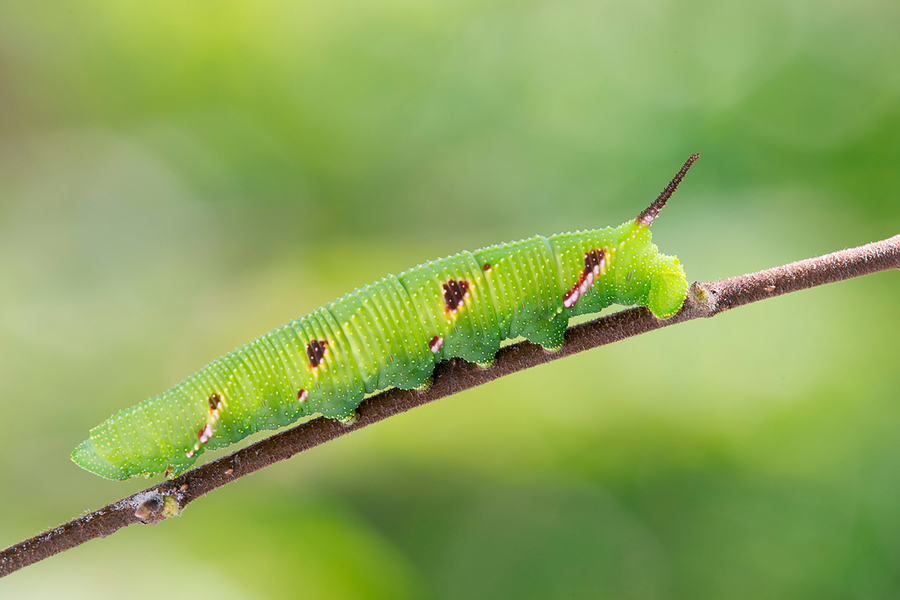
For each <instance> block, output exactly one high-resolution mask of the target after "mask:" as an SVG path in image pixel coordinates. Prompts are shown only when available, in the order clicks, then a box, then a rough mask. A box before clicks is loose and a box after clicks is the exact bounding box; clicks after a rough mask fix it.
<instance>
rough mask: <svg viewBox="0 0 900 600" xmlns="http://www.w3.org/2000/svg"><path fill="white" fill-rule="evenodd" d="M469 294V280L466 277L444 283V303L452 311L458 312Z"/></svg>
mask: <svg viewBox="0 0 900 600" xmlns="http://www.w3.org/2000/svg"><path fill="white" fill-rule="evenodd" d="M468 295H469V282H468V281H466V280H465V279H458V280H457V279H451V280H450V281H448V282H447V283H445V284H444V303H446V305H447V310H449V311H450V312H456V310H457V309H458V308H462V305H463V304H464V303H465V298H466V296H468Z"/></svg>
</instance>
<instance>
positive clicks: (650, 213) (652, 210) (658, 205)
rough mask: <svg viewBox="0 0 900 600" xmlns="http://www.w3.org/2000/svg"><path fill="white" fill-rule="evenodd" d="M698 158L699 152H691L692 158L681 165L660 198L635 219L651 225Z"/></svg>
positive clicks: (648, 225)
mask: <svg viewBox="0 0 900 600" xmlns="http://www.w3.org/2000/svg"><path fill="white" fill-rule="evenodd" d="M698 158H700V154H699V153H694V154H691V156H690V158H688V159H687V160H686V161H685V163H684V166H683V167H681V170H680V171H678V173H677V174H676V175H675V177H673V178H672V181H670V182H669V185H667V186H666V189H664V190H663V191H662V193H661V194H660V195H659V198H657V199H656V200H654V201H653V204H651V205H650V206H648V207H647V208H645V209H644V210H643V211H641V214H639V215H638V216H637V217H636V218H635V221H637V222H638V223H640V224H641V225H645V226H647V227H650V224H651V223H653V219H655V218H656V215H658V214H659V211H661V210H662V207H663V206H665V205H666V201H668V199H669V198H670V197H671V196H672V194H673V193H674V192H675V188H677V187H678V184H679V183H681V180H682V179H684V175H685V173H687V172H688V169H690V168H691V165H692V164H694V161H695V160H697V159H698Z"/></svg>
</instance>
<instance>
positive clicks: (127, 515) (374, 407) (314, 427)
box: [0, 235, 900, 577]
mask: <svg viewBox="0 0 900 600" xmlns="http://www.w3.org/2000/svg"><path fill="white" fill-rule="evenodd" d="M888 269H900V235H897V236H894V237H892V238H890V239H887V240H883V241H881V242H875V243H872V244H867V245H865V246H860V247H858V248H853V249H850V250H843V251H840V252H834V253H832V254H827V255H825V256H820V257H818V258H811V259H807V260H802V261H799V262H795V263H791V264H789V265H784V266H782V267H776V268H774V269H768V270H765V271H759V272H757V273H750V274H747V275H742V276H740V277H733V278H730V279H723V280H721V281H713V282H709V283H702V284H701V283H696V282H695V283H694V284H693V285H692V286H691V289H690V291H689V293H688V297H687V299H686V300H685V303H684V306H683V307H682V309H681V310H680V311H679V312H678V313H677V314H676V315H674V316H673V317H672V318H671V319H668V320H666V321H660V320H658V319H656V318H655V317H654V316H653V315H652V314H651V313H650V311H648V310H647V309H646V308H634V309H630V310H624V311H622V312H618V313H615V314H613V315H609V316H606V317H601V318H599V319H596V320H594V321H590V322H587V323H582V324H580V325H576V326H574V327H570V328H569V329H568V330H567V331H566V342H565V344H564V345H563V347H562V349H561V350H560V351H559V352H555V353H552V354H551V353H548V352H545V351H544V350H543V349H542V348H541V347H540V346H538V345H536V344H532V343H530V342H521V343H519V344H514V345H512V346H507V347H505V348H501V350H500V352H499V353H498V354H497V358H496V360H495V361H494V364H493V365H492V366H491V367H490V368H488V369H481V368H479V367H477V366H475V365H473V364H471V363H467V362H465V361H463V360H458V359H454V360H451V361H447V362H442V363H440V364H438V365H437V367H436V368H435V371H434V383H433V385H432V386H431V387H430V388H429V389H428V390H426V391H423V392H417V391H413V390H400V389H391V390H388V391H386V392H383V393H381V394H378V395H377V396H372V397H371V398H369V399H367V400H366V401H364V402H363V403H362V404H361V405H360V407H359V410H358V414H359V417H358V418H357V420H356V422H355V423H354V424H353V425H352V426H349V427H345V426H343V425H341V424H340V423H339V422H338V421H335V420H331V419H326V418H318V419H314V420H312V421H308V422H306V423H302V424H301V425H298V426H297V427H294V428H293V429H289V430H287V431H284V432H282V433H279V434H277V435H273V436H271V437H269V438H266V439H264V440H261V441H259V442H257V443H255V444H253V445H251V446H248V447H246V448H243V449H241V450H238V451H237V452H234V453H232V454H229V455H228V456H224V457H222V458H220V459H218V460H215V461H213V462H210V463H207V464H205V465H203V466H201V467H198V468H196V469H193V470H192V471H189V472H187V473H185V474H183V475H181V476H180V477H177V478H175V479H172V480H171V481H165V482H163V483H159V484H157V485H154V486H151V487H150V488H148V489H146V490H144V491H142V492H139V493H137V494H134V495H132V496H129V497H127V498H124V499H122V500H119V501H118V502H115V503H113V504H109V505H107V506H104V507H103V508H101V509H99V510H96V511H94V512H92V513H89V514H86V515H84V516H82V517H79V518H77V519H74V520H72V521H69V522H68V523H66V524H64V525H60V526H59V527H56V528H54V529H51V530H49V531H47V532H45V533H42V534H41V535H38V536H35V537H33V538H31V539H29V540H25V541H24V542H21V543H19V544H16V545H14V546H10V547H9V548H7V549H6V550H4V551H3V552H2V553H0V577H3V576H6V575H9V574H10V573H12V572H14V571H17V570H19V569H21V568H23V567H26V566H28V565H30V564H33V563H36V562H38V561H40V560H43V559H45V558H47V557H50V556H53V555H54V554H56V553H58V552H63V551H65V550H68V549H70V548H74V547H75V546H78V545H80V544H83V543H84V542H86V541H88V540H92V539H95V538H101V537H106V536H108V535H111V534H112V533H114V532H115V531H116V530H118V529H120V528H122V527H125V526H127V525H131V524H133V523H145V524H153V525H155V524H156V523H159V522H160V521H162V520H164V519H166V518H168V517H171V516H174V515H178V514H179V513H180V512H181V510H182V509H184V507H185V506H187V505H188V504H190V503H191V502H192V501H194V500H196V499H197V498H199V497H201V496H203V495H204V494H206V493H207V492H210V491H212V490H214V489H216V488H218V487H220V486H223V485H225V484H227V483H230V482H232V481H234V480H235V479H238V478H239V477H243V476H244V475H249V474H250V473H253V472H254V471H257V470H259V469H262V468H263V467H266V466H268V465H271V464H273V463H275V462H278V461H281V460H287V459H288V458H290V457H291V456H294V455H295V454H298V453H300V452H303V451H304V450H308V449H310V448H313V447H315V446H318V445H319V444H323V443H325V442H327V441H329V440H333V439H334V438H337V437H340V436H342V435H344V434H347V433H350V432H352V431H356V430H358V429H361V428H363V427H366V426H368V425H371V424H372V423H377V422H378V421H381V420H382V419H386V418H388V417H390V416H392V415H396V414H399V413H402V412H406V411H407V410H409V409H411V408H414V407H416V406H421V405H423V404H427V403H429V402H433V401H434V400H437V399H439V398H443V397H445V396H450V395H452V394H456V393H457V392H461V391H463V390H467V389H469V388H473V387H475V386H477V385H481V384H483V383H487V382H489V381H493V380H494V379H497V378H498V377H503V376H504V375H509V374H511V373H516V372H518V371H521V370H523V369H528V368H530V367H534V366H537V365H540V364H543V363H547V362H550V361H553V360H558V359H560V358H564V357H566V356H570V355H572V354H576V353H578V352H583V351H584V350H589V349H591V348H596V347H597V346H603V345H605V344H609V343H611V342H616V341H619V340H623V339H625V338H629V337H632V336H634V335H638V334H641V333H646V332H648V331H653V330H654V329H659V328H661V327H667V326H669V325H674V324H676V323H681V322H684V321H690V320H692V319H697V318H700V317H712V316H715V315H717V314H719V313H720V312H723V311H726V310H729V309H732V308H735V307H737V306H742V305H744V304H749V303H751V302H756V301H758V300H764V299H766V298H772V297H774V296H780V295H781V294H787V293H789V292H795V291H797V290H803V289H807V288H811V287H815V286H819V285H824V284H826V283H832V282H835V281H843V280H845V279H851V278H853V277H859V276H861V275H866V274H869V273H875V272H878V271H885V270H888Z"/></svg>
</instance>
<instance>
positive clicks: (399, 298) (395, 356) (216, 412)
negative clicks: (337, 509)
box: [72, 155, 697, 479]
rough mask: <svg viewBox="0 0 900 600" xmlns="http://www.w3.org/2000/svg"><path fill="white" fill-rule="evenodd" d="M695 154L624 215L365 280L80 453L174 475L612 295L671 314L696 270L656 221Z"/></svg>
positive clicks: (96, 434)
mask: <svg viewBox="0 0 900 600" xmlns="http://www.w3.org/2000/svg"><path fill="white" fill-rule="evenodd" d="M696 158H697V155H693V156H692V157H691V158H690V159H688V161H687V162H686V163H685V165H684V167H683V168H682V169H681V171H680V172H679V173H678V175H676V177H675V179H673V180H672V182H671V183H670V184H669V185H668V186H667V187H666V188H665V190H664V191H663V193H662V194H661V195H660V197H659V198H657V200H656V201H655V202H654V203H653V204H651V205H650V207H648V208H647V209H645V210H644V211H643V212H641V213H640V214H639V215H638V216H637V218H635V219H633V220H630V221H627V222H626V223H624V224H622V225H620V226H619V227H616V228H612V227H607V228H605V229H594V230H588V231H578V232H572V233H563V234H558V235H554V236H550V237H543V236H535V237H533V238H528V239H525V240H520V241H517V242H511V243H505V244H499V245H495V246H490V247H487V248H482V249H480V250H476V251H475V252H460V253H459V254H455V255H453V256H449V257H446V258H442V259H439V260H434V261H431V262H428V263H424V264H422V265H419V266H417V267H414V268H412V269H409V270H407V271H404V272H403V273H400V274H399V275H397V276H394V275H389V276H387V277H385V278H384V279H382V280H381V281H378V282H375V283H372V284H370V285H367V286H365V287H362V288H359V289H356V290H354V291H353V292H350V293H349V294H347V295H345V296H343V297H342V298H340V299H338V300H335V301H334V302H332V303H330V304H327V305H326V306H324V307H321V308H319V309H317V310H315V311H313V312H312V313H310V314H308V315H306V316H304V317H301V318H299V319H296V320H294V321H291V322H290V323H288V324H287V325H284V326H283V327H281V328H279V329H277V330H275V331H273V332H270V333H268V334H266V335H264V336H261V337H259V338H257V339H256V340H254V341H252V342H250V343H249V344H247V345H245V346H243V347H241V348H238V349H237V350H235V351H233V352H230V353H229V354H227V355H225V356H223V357H222V358H220V359H218V360H216V361H214V362H212V363H210V364H208V365H207V366H206V367H204V368H203V369H201V370H200V371H198V372H197V373H195V374H194V375H192V376H191V377H189V378H187V379H186V380H184V381H183V382H181V383H180V384H178V385H176V386H175V387H173V388H171V389H170V390H168V391H166V392H165V393H163V394H161V395H159V396H156V397H153V398H150V399H148V400H146V401H144V402H142V403H140V404H138V405H136V406H133V407H131V408H128V409H124V410H121V411H119V412H118V413H116V414H115V415H113V416H112V417H110V418H109V419H107V420H106V421H104V422H103V423H101V424H100V425H98V426H97V427H94V428H93V429H92V430H91V432H90V437H89V438H88V439H87V440H85V441H84V442H82V443H81V444H80V445H79V446H78V447H77V448H75V450H74V451H73V452H72V460H74V461H75V462H76V463H77V464H78V465H79V466H81V467H83V468H85V469H87V470H88V471H91V472H93V473H96V474H98V475H101V476H102V477H106V478H109V479H127V478H129V477H132V476H134V475H138V474H142V475H147V476H149V475H153V474H156V473H162V472H165V473H166V475H167V476H175V475H178V474H180V473H182V472H183V471H185V470H187V469H188V468H190V466H191V465H192V464H193V463H194V462H195V461H196V460H197V457H198V456H199V455H200V454H202V453H203V452H204V451H205V450H207V449H213V448H218V447H221V446H227V445H229V444H232V443H234V442H237V441H238V440H241V439H243V438H245V437H246V436H248V435H250V434H252V433H255V432H256V431H260V430H266V429H275V428H278V427H282V426H284V425H287V424H290V423H293V422H294V421H296V420H297V419H299V418H301V417H304V416H308V415H311V414H315V413H320V414H322V415H324V416H326V417H330V418H335V419H341V420H343V421H350V420H352V419H353V418H354V416H355V411H356V408H357V407H358V406H359V404H360V402H361V401H362V399H363V398H364V397H365V396H366V395H367V394H371V393H373V392H375V391H377V390H382V389H385V388H388V387H399V388H404V389H421V388H422V387H423V386H425V385H426V384H427V382H428V381H429V379H430V377H431V375H432V372H433V371H434V366H435V364H436V363H437V362H439V361H441V360H445V359H449V358H452V357H460V358H464V359H466V360H469V361H472V362H475V363H478V364H479V365H481V366H488V365H489V364H490V363H491V362H492V361H493V359H494V356H495V355H496V353H497V351H498V349H499V348H500V343H501V341H502V340H504V339H509V338H515V337H518V336H523V337H525V338H526V339H528V340H530V341H532V342H534V343H537V344H540V345H542V346H543V347H544V348H546V349H547V350H551V351H552V350H556V349H558V348H560V347H561V346H562V344H563V336H564V333H565V329H566V327H567V325H568V322H569V318H571V317H573V316H577V315H581V314H589V313H595V312H598V311H600V310H602V309H603V308H605V307H607V306H609V305H610V304H614V303H617V304H631V305H638V306H647V307H648V308H649V309H650V310H651V312H653V314H654V315H656V316H657V317H659V318H668V317H670V316H672V315H674V314H675V313H676V312H677V311H678V310H679V309H680V308H681V305H682V303H683V302H684V298H685V296H686V293H687V280H686V279H685V276H684V270H683V269H682V267H681V265H680V263H679V262H678V259H677V258H675V257H672V256H666V255H663V254H660V253H659V251H658V249H657V247H656V246H655V245H654V244H653V243H652V242H651V239H650V224H651V223H652V221H653V219H654V218H655V217H656V216H657V214H658V213H659V210H660V209H661V208H662V206H663V205H664V204H665V201H666V200H667V199H668V197H669V196H670V195H671V194H672V192H673V191H674V189H675V187H677V185H678V183H679V182H680V181H681V179H682V178H683V177H684V174H685V173H686V172H687V169H688V168H689V167H690V165H691V163H693V161H694V160H696Z"/></svg>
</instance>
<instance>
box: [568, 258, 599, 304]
mask: <svg viewBox="0 0 900 600" xmlns="http://www.w3.org/2000/svg"><path fill="white" fill-rule="evenodd" d="M601 273H606V250H604V249H603V248H600V249H597V250H590V251H588V252H586V253H585V255H584V270H583V271H582V272H581V275H580V276H579V277H578V282H577V283H576V284H575V285H573V286H572V289H570V290H569V291H568V292H567V293H566V295H565V296H563V306H565V307H566V308H572V307H573V306H575V303H576V302H578V299H579V298H581V296H583V295H584V294H585V292H587V291H588V288H589V287H591V286H592V285H594V279H595V278H596V277H597V276H599V275H600V274H601Z"/></svg>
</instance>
